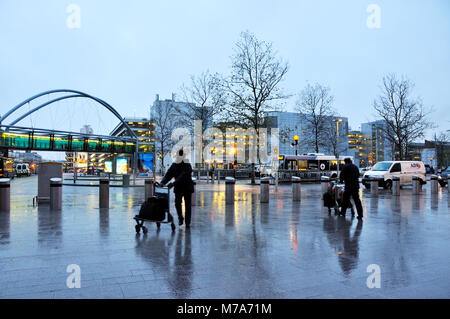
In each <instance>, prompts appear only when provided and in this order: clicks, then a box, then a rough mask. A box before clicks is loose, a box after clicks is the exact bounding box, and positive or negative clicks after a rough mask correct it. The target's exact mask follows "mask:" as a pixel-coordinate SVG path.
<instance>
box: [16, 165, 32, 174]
mask: <svg viewBox="0 0 450 319" xmlns="http://www.w3.org/2000/svg"><path fill="white" fill-rule="evenodd" d="M16 175H17V176H30V175H31V171H30V166H29V165H28V163H19V164H17V165H16Z"/></svg>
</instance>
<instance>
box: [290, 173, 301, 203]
mask: <svg viewBox="0 0 450 319" xmlns="http://www.w3.org/2000/svg"><path fill="white" fill-rule="evenodd" d="M300 185H301V184H300V177H297V176H292V200H293V201H294V202H299V201H301V200H302V199H301V197H302V196H301V195H302V190H301V186H300Z"/></svg>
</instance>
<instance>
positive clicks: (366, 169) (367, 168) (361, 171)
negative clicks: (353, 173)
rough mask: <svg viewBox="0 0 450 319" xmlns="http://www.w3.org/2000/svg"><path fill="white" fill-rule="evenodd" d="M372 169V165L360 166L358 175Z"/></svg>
mask: <svg viewBox="0 0 450 319" xmlns="http://www.w3.org/2000/svg"><path fill="white" fill-rule="evenodd" d="M371 169H372V166H367V167H361V168H360V169H359V176H363V175H364V173H365V172H368V171H370V170H371Z"/></svg>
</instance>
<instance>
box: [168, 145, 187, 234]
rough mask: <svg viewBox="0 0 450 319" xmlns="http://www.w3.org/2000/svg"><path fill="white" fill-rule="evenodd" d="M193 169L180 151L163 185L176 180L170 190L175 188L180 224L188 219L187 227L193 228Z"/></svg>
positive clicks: (171, 184) (170, 185)
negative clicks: (182, 204) (182, 203)
mask: <svg viewBox="0 0 450 319" xmlns="http://www.w3.org/2000/svg"><path fill="white" fill-rule="evenodd" d="M191 175H192V167H191V164H189V163H188V162H187V160H186V159H185V158H184V152H183V150H182V149H181V150H179V151H178V154H177V157H176V158H175V162H174V163H173V164H172V165H171V166H170V168H169V170H168V171H167V173H166V175H164V178H163V179H162V180H161V184H163V185H164V184H166V183H168V182H169V181H170V180H171V179H172V178H175V181H174V182H173V183H170V184H169V185H168V186H169V188H170V187H172V186H174V193H175V208H176V210H177V214H178V224H179V225H180V226H181V225H183V221H184V219H186V227H190V226H191V199H192V193H193V192H194V182H193V181H192V177H191ZM183 199H184V216H185V218H183V210H182V207H181V201H182V200H183Z"/></svg>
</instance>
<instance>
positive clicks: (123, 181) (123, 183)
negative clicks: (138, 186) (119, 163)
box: [122, 174, 130, 187]
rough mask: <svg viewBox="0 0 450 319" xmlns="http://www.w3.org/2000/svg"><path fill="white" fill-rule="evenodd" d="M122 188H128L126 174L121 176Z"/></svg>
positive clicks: (128, 176)
mask: <svg viewBox="0 0 450 319" xmlns="http://www.w3.org/2000/svg"><path fill="white" fill-rule="evenodd" d="M122 186H124V187H128V186H130V175H128V174H126V175H123V176H122Z"/></svg>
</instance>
